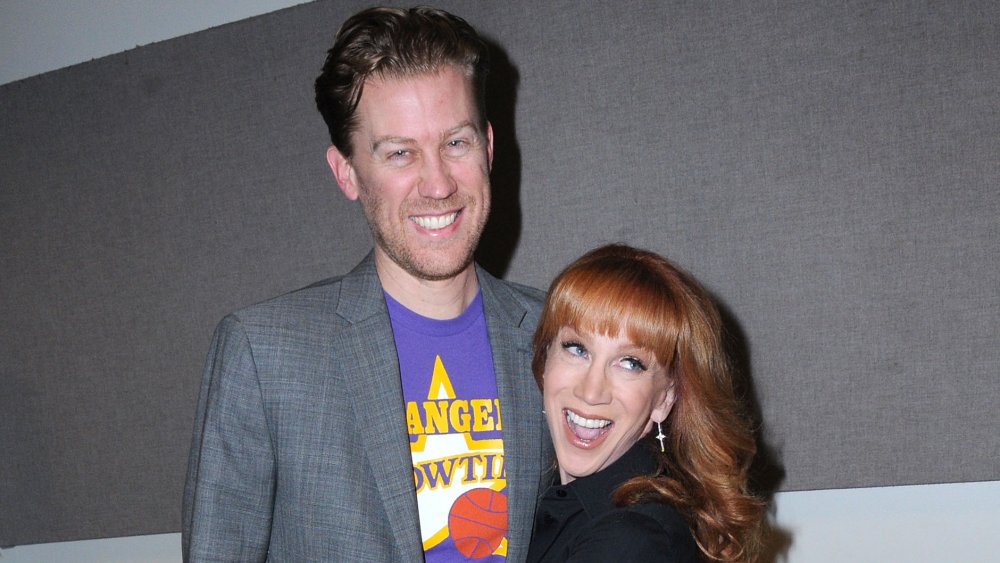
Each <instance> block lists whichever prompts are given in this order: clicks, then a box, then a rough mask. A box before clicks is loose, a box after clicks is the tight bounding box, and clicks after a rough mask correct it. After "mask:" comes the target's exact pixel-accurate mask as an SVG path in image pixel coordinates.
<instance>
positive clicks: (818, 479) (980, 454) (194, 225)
mask: <svg viewBox="0 0 1000 563" xmlns="http://www.w3.org/2000/svg"><path fill="white" fill-rule="evenodd" d="M363 5H366V4H363V3H360V2H319V3H315V4H309V5H304V6H298V7H295V8H292V9H288V10H283V11H281V12H277V13H274V14H270V15H267V16H264V17H261V18H255V19H252V20H247V21H244V22H239V23H237V24H232V25H228V26H224V27H221V28H216V29H212V30H209V31H206V32H202V33H198V34H194V35H190V36H185V37H182V38H178V39H176V40H171V41H167V42H164V43H159V44H155V45H151V46H147V47H143V48H140V49H136V50H133V51H130V52H128V53H124V54H121V55H116V56H112V57H107V58H104V59H100V60H97V61H93V62H91V63H87V64H83V65H79V66H75V67H71V68H68V69H64V70H60V71H56V72H53V73H49V74H45V75H42V76H38V77H34V78H30V79H27V80H24V81H20V82H15V83H12V84H8V85H5V86H2V87H0V115H2V116H3V119H4V124H3V126H2V128H0V158H2V166H0V261H2V266H0V268H2V270H0V334H2V338H0V358H2V363H0V380H2V383H3V389H4V392H3V393H2V394H0V413H2V418H0V420H2V424H0V447H2V450H3V452H4V455H2V456H0V545H11V544H23V543H35V542H43V541H57V540H69V539H78V538H88V537H101V536H120V535H132V534H146V533H157V532H170V531H176V530H177V529H179V514H180V491H181V487H182V482H183V472H184V467H185V463H186V459H187V447H188V444H189V441H190V431H191V430H190V428H191V421H192V417H193V414H194V405H195V399H196V397H195V395H196V393H197V388H198V381H199V377H200V372H201V364H202V362H203V360H204V354H205V351H206V349H207V346H208V343H209V338H210V335H211V331H212V328H213V326H214V324H215V323H216V322H217V321H218V319H219V318H220V317H221V316H222V315H224V314H225V313H226V312H229V311H231V310H233V309H235V308H237V307H240V306H243V305H246V304H249V303H252V302H255V301H258V300H260V299H263V298H266V297H268V296H271V295H274V294H277V293H280V292H283V291H287V290H291V289H294V288H296V287H300V286H302V285H305V284H307V283H309V282H311V281H314V280H316V279H320V278H322V277H326V276H329V275H334V274H336V273H339V272H342V271H344V270H345V269H346V268H348V267H349V266H350V265H352V264H353V263H354V262H356V261H357V260H358V259H359V258H360V257H361V256H362V255H363V254H364V252H365V251H366V249H367V248H368V246H369V245H370V238H369V236H368V234H367V230H366V227H365V225H364V221H363V219H362V217H361V214H360V211H359V210H358V209H357V208H356V207H355V205H354V204H353V203H351V202H348V201H346V200H345V199H344V198H343V197H342V196H341V195H340V193H339V191H338V190H337V188H336V186H335V185H334V184H333V181H332V178H331V177H330V174H329V172H328V170H327V169H326V166H325V163H324V159H323V151H324V150H325V147H326V143H327V139H326V137H325V128H324V126H323V124H322V122H321V120H320V118H319V116H318V114H317V113H316V112H315V109H314V108H313V104H312V91H311V84H312V80H313V79H314V77H315V75H316V73H317V72H318V70H319V67H320V66H321V64H322V61H323V57H324V52H325V49H326V48H328V46H329V44H330V43H331V42H332V38H333V35H334V34H335V32H336V29H337V28H338V27H339V24H340V22H341V21H343V19H344V18H345V17H346V16H348V15H349V14H350V13H353V12H354V11H356V10H357V9H358V8H359V7H361V6H363ZM441 5H442V6H443V7H445V8H448V9H452V10H453V11H455V12H456V13H458V14H460V15H463V16H465V17H466V18H467V19H469V20H470V21H471V22H472V23H473V24H474V25H476V26H477V27H478V28H479V29H480V30H481V31H483V32H484V33H485V34H486V35H487V36H489V37H490V38H491V40H493V41H494V42H495V43H496V44H498V45H499V46H500V49H501V51H500V52H499V53H498V54H499V60H498V64H497V67H498V69H497V73H496V76H495V78H494V88H495V89H494V93H493V94H492V95H491V100H490V103H491V112H492V118H493V120H494V123H495V126H496V132H497V145H498V148H497V150H498V153H497V160H496V164H497V170H496V173H495V175H494V184H495V192H496V195H495V199H496V200H497V203H498V205H497V213H496V214H495V216H494V220H493V222H492V223H491V225H490V228H489V239H488V240H487V241H486V243H485V246H484V248H485V249H486V252H484V253H483V259H484V261H485V262H486V263H487V264H488V265H489V266H490V267H491V268H492V269H494V270H495V271H497V273H501V274H505V275H506V277H507V278H509V279H514V280H517V281H522V282H526V283H530V284H533V285H537V286H545V285H546V284H547V283H548V281H549V280H550V279H551V277H552V276H553V275H554V274H555V273H556V272H557V271H558V270H559V268H561V267H562V266H563V265H565V264H566V263H567V262H568V261H570V260H571V259H572V258H574V257H576V256H577V255H579V254H580V253H582V252H583V251H585V250H587V249H589V248H591V247H593V246H595V245H597V244H600V243H603V242H608V241H625V242H629V243H632V244H636V245H639V246H645V247H648V248H651V249H654V250H657V251H660V252H663V253H664V254H666V255H667V256H670V257H672V258H674V259H675V260H676V261H678V262H679V263H681V264H682V265H683V266H685V267H686V268H688V269H689V270H691V271H692V272H693V273H694V274H695V275H696V276H698V277H699V278H700V279H701V280H702V281H703V282H704V283H705V284H706V285H707V286H708V287H709V288H710V289H711V290H712V291H713V293H714V294H715V295H716V296H717V298H718V300H719V302H720V304H721V305H722V306H723V308H724V310H725V312H726V315H727V318H728V320H729V324H730V329H731V331H732V333H733V339H734V352H735V353H736V355H737V356H738V359H740V360H741V361H742V362H743V363H745V364H746V366H747V367H748V370H749V371H750V374H751V376H752V386H751V390H752V392H753V394H754V396H755V399H756V403H757V407H758V409H759V411H760V414H761V416H762V419H763V426H764V431H765V432H764V442H765V443H766V444H767V445H768V449H769V456H768V459H767V460H766V463H765V464H763V469H764V470H765V477H768V478H769V479H768V480H767V482H768V483H769V484H772V485H776V486H780V487H781V488H783V489H786V490H795V489H809V488H831V487H856V486H870V485H889V484H906V483H934V482H949V481H965V480H995V479H998V478H1000V472H998V463H997V460H998V459H1000V437H998V436H1000V432H998V431H997V430H998V429H1000V414H998V411H1000V409H997V408H996V397H997V396H1000V369H998V366H1000V338H998V332H1000V331H998V321H997V319H998V317H1000V283H998V281H997V280H998V279H1000V265H998V264H1000V260H998V258H1000V256H998V254H1000V252H998V248H1000V220H998V216H1000V195H998V186H1000V144H998V139H1000V110H998V95H997V92H998V90H1000V35H998V31H997V30H998V29H1000V21H998V20H1000V7H998V5H997V4H996V3H994V2H986V1H982V2H956V3H947V4H944V3H930V2H902V3H884V2H873V1H865V2H849V3H840V4H839V5H836V6H830V7H827V6H823V5H818V4H816V3H813V2H800V1H785V2H766V3H765V2H760V3H753V4H752V5H733V4H731V3H714V2H708V3H682V2H650V3H641V2H626V3H623V4H619V3H614V4H611V3H608V4H607V5H605V4H598V3H583V4H581V3H577V2H569V1H556V2H548V3H544V4H541V5H536V4H535V3H527V2H525V3H522V4H521V5H519V6H512V5H510V4H507V3H504V4H493V3H463V2H448V3H443V4H441Z"/></svg>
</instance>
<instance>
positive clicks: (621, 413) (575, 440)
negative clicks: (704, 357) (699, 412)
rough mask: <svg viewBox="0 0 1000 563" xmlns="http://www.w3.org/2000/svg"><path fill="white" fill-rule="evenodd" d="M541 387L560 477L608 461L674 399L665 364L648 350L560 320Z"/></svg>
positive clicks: (578, 474)
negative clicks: (573, 327)
mask: <svg viewBox="0 0 1000 563" xmlns="http://www.w3.org/2000/svg"><path fill="white" fill-rule="evenodd" d="M542 392H543V395H544V402H545V413H546V414H545V416H546V419H547V420H548V423H549V431H550V432H551V434H552V441H553V443H554V445H555V450H556V457H557V458H558V460H559V475H560V477H561V479H562V483H563V484H566V483H569V482H570V481H572V480H573V479H576V478H577V477H584V476H586V475H590V474H592V473H596V472H597V471H600V470H601V469H604V468H605V467H607V466H609V465H611V464H612V463H614V462H615V461H616V460H617V459H618V458H620V457H621V456H622V454H624V453H625V452H626V451H628V450H629V448H631V447H632V445H633V444H635V443H636V441H638V440H639V438H641V437H642V436H644V435H645V434H646V433H648V432H649V431H650V429H651V428H652V427H653V423H654V422H656V421H663V420H664V419H666V417H667V414H668V413H669V412H670V408H671V407H672V406H673V404H674V392H673V386H672V385H670V384H669V382H668V381H667V375H666V369H665V368H664V367H663V366H661V365H660V364H659V363H657V361H656V357H655V356H654V355H653V353H652V352H650V351H649V350H644V349H642V348H639V347H638V346H636V345H635V344H633V343H632V342H631V341H630V340H629V339H628V338H627V337H626V336H625V335H624V333H621V334H619V335H617V336H615V337H609V336H602V335H599V334H590V333H578V332H576V331H575V330H573V329H572V328H569V327H563V328H561V329H560V330H559V333H558V334H557V335H556V337H555V339H554V340H553V341H552V342H550V343H549V347H548V352H547V355H546V359H545V373H544V382H543V386H542Z"/></svg>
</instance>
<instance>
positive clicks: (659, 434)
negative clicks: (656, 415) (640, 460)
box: [656, 422, 667, 452]
mask: <svg viewBox="0 0 1000 563" xmlns="http://www.w3.org/2000/svg"><path fill="white" fill-rule="evenodd" d="M656 432H657V434H656V439H657V440H659V441H660V451H661V452H665V451H667V450H665V449H663V439H664V438H666V436H665V435H664V434H663V427H662V426H660V423H659V422H657V423H656Z"/></svg>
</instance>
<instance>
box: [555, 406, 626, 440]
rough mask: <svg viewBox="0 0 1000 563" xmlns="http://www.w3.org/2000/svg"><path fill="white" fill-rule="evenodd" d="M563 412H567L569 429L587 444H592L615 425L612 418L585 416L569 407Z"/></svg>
mask: <svg viewBox="0 0 1000 563" xmlns="http://www.w3.org/2000/svg"><path fill="white" fill-rule="evenodd" d="M563 412H565V413H566V426H567V427H568V428H569V431H570V432H572V433H573V435H574V436H576V437H577V439H578V440H579V441H580V442H582V445H585V446H586V445H591V442H593V441H594V440H597V439H598V438H601V437H603V436H605V435H606V434H607V433H608V432H610V431H611V427H612V426H613V425H614V423H613V422H611V421H610V420H606V419H603V418H585V417H583V416H580V415H579V414H576V413H575V412H573V411H571V410H569V409H565V410H564V411H563ZM594 445H596V444H594Z"/></svg>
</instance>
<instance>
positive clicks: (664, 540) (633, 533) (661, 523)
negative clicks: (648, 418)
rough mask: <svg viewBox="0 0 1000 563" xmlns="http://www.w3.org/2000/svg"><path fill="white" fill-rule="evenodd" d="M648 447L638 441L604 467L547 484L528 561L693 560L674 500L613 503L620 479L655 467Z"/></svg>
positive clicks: (693, 546) (692, 546)
mask: <svg viewBox="0 0 1000 563" xmlns="http://www.w3.org/2000/svg"><path fill="white" fill-rule="evenodd" d="M648 447H649V445H648V444H645V443H643V442H641V441H640V442H638V443H636V444H635V445H634V446H632V448H631V449H630V450H629V451H628V452H626V453H625V455H623V456H622V457H621V458H619V459H618V460H617V461H615V462H614V463H612V464H611V465H609V466H608V467H606V468H604V469H603V470H601V471H598V472H597V473H595V474H593V475H588V476H586V477H581V478H579V479H574V480H573V481H571V482H570V483H569V484H568V485H560V484H558V482H556V483H555V484H553V485H552V486H550V487H549V488H548V490H547V491H546V492H545V495H544V496H543V497H542V500H541V502H540V503H539V506H538V513H537V514H536V515H535V532H534V535H533V536H532V538H531V547H530V548H529V550H528V563H548V562H557V561H558V562H563V561H572V562H574V563H586V562H593V563H607V562H609V561H611V562H614V561H621V562H625V561H628V562H632V561H636V562H639V561H665V562H670V563H688V562H691V563H695V562H697V561H698V560H699V552H698V546H697V545H696V544H695V541H694V537H693V536H692V535H691V530H690V529H689V528H688V525H687V522H685V521H684V519H683V518H682V517H681V515H680V514H679V513H678V512H677V510H675V509H674V508H673V507H672V506H670V505H667V504H661V503H655V502H651V503H642V504H636V505H632V506H627V507H616V506H614V505H613V504H612V503H611V495H612V493H613V492H614V490H615V488H616V487H617V486H618V485H619V484H621V483H623V482H625V481H626V480H628V479H630V478H632V477H635V476H636V475H644V474H650V473H652V472H653V471H655V470H656V460H655V459H654V458H653V456H652V454H651V453H650V452H649V451H648V450H647V448H648ZM556 479H558V476H556Z"/></svg>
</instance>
